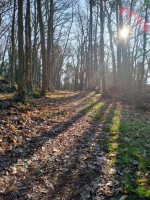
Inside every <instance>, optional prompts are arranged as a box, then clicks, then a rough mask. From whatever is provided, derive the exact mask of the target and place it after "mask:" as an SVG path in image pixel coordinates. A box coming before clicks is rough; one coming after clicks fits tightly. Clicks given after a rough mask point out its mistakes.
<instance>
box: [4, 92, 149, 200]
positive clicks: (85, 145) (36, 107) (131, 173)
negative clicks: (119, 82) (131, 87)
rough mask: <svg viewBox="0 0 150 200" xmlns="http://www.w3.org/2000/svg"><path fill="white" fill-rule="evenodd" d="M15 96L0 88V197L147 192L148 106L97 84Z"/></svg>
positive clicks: (132, 199) (119, 199) (82, 197)
mask: <svg viewBox="0 0 150 200" xmlns="http://www.w3.org/2000/svg"><path fill="white" fill-rule="evenodd" d="M12 96H13V94H7V95H6V94H5V95H4V94H0V100H1V101H0V103H1V105H0V106H1V107H0V108H1V110H0V199H1V200H2V199H4V200H6V199H7V200H11V199H13V200H31V199H32V200H88V199H89V200H100V199H101V200H102V199H104V200H106V199H110V200H125V199H129V200H145V199H150V112H149V111H142V110H134V109H133V108H132V109H131V108H130V106H129V105H127V104H126V105H125V104H123V103H122V102H120V101H118V102H116V101H115V100H114V99H112V98H111V99H104V98H101V95H100V94H96V93H94V92H76V93H75V92H71V91H55V92H53V93H51V94H47V96H46V98H39V99H34V98H27V100H26V102H25V104H22V103H15V102H13V100H11V98H12ZM3 100H4V101H5V104H4V105H3ZM7 102H8V103H7ZM6 104H7V107H5V105H6Z"/></svg>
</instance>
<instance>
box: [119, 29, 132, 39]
mask: <svg viewBox="0 0 150 200" xmlns="http://www.w3.org/2000/svg"><path fill="white" fill-rule="evenodd" d="M129 33H130V31H129V29H128V28H127V27H123V29H122V30H120V36H121V37H122V38H124V39H126V38H127V37H128V36H129Z"/></svg>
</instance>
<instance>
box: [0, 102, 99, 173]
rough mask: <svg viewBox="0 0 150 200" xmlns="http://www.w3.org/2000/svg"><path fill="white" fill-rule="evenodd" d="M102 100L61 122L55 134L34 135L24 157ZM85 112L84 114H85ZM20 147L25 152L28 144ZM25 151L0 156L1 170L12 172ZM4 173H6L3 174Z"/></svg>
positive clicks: (9, 152) (28, 156) (30, 155)
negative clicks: (13, 166)
mask: <svg viewBox="0 0 150 200" xmlns="http://www.w3.org/2000/svg"><path fill="white" fill-rule="evenodd" d="M99 101H100V100H98V101H97V102H95V103H93V104H92V105H90V106H88V107H86V108H85V109H83V110H82V114H81V113H78V114H77V115H75V116H74V117H73V118H71V119H70V120H68V121H67V122H65V123H63V124H61V130H59V131H57V132H55V133H54V134H49V133H47V132H45V133H43V134H42V135H41V136H40V137H32V138H30V139H29V141H28V144H30V145H29V146H28V150H29V151H28V153H27V155H24V159H27V158H30V157H32V155H33V154H34V153H35V152H36V151H38V149H40V147H42V145H43V144H44V143H46V142H47V141H48V140H49V139H54V138H55V137H57V136H58V135H59V134H61V133H62V132H63V131H66V130H67V129H68V128H69V127H70V126H72V125H73V123H76V122H77V121H78V120H79V119H80V118H82V117H83V116H84V115H86V114H87V113H88V111H89V110H90V109H91V108H92V107H94V106H95V105H96V104H97V103H99ZM83 113H84V114H83ZM58 127H59V125H56V126H54V127H53V129H55V128H57V130H58ZM20 148H21V149H22V151H23V152H26V144H22V145H21V146H20ZM23 152H20V153H16V151H15V150H14V151H11V150H10V151H6V152H5V154H3V155H2V156H1V157H0V162H1V170H4V171H5V172H6V173H7V171H8V173H10V174H11V172H10V169H9V167H10V166H12V165H14V164H15V163H17V162H18V159H20V158H21V159H22V154H23ZM7 156H9V162H7V163H6V162H5V161H6V160H7V161H8V158H7ZM3 175H4V174H3Z"/></svg>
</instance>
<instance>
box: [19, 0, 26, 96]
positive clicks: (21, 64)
mask: <svg viewBox="0 0 150 200" xmlns="http://www.w3.org/2000/svg"><path fill="white" fill-rule="evenodd" d="M23 85H24V74H23V0H18V95H19V96H20V97H23V98H24V97H25V92H24V90H23Z"/></svg>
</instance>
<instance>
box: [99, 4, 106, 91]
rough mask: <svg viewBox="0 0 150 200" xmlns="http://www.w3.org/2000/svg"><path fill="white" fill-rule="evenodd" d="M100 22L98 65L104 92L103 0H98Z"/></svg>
mask: <svg viewBox="0 0 150 200" xmlns="http://www.w3.org/2000/svg"><path fill="white" fill-rule="evenodd" d="M100 22H101V36H100V65H101V69H102V91H103V93H105V92H106V79H105V63H104V8H103V0H101V1H100Z"/></svg>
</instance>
